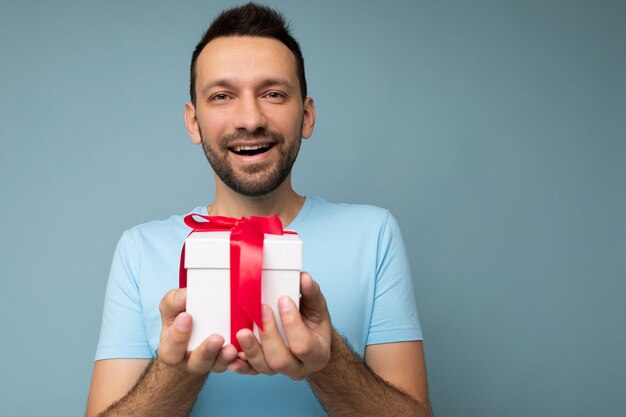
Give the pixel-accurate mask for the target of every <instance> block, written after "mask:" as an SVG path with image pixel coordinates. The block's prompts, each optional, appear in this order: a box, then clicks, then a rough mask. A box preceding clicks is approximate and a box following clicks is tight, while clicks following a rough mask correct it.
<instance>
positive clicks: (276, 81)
mask: <svg viewBox="0 0 626 417" xmlns="http://www.w3.org/2000/svg"><path fill="white" fill-rule="evenodd" d="M272 86H281V87H283V88H285V89H287V90H288V92H291V91H293V85H292V84H291V82H289V80H287V79H285V78H268V79H266V80H263V81H262V82H261V83H260V84H259V85H258V86H257V88H260V89H263V88H267V87H272ZM216 87H218V88H226V89H229V90H236V89H237V86H236V84H235V83H234V82H232V81H231V80H229V79H227V78H221V79H218V80H214V81H211V82H209V83H208V84H206V85H205V86H204V87H202V90H201V91H200V92H201V94H202V96H203V97H206V96H207V95H208V93H209V90H211V89H212V88H216Z"/></svg>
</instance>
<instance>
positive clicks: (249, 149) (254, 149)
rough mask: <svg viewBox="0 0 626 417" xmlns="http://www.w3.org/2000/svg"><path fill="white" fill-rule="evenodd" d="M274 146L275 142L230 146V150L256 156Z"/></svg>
mask: <svg viewBox="0 0 626 417" xmlns="http://www.w3.org/2000/svg"><path fill="white" fill-rule="evenodd" d="M273 146H274V144H273V143H268V144H265V145H239V146H233V147H231V148H228V150H229V151H231V152H233V153H235V154H237V155H240V156H254V155H260V154H262V153H265V152H267V151H269V150H270V149H272V147H273Z"/></svg>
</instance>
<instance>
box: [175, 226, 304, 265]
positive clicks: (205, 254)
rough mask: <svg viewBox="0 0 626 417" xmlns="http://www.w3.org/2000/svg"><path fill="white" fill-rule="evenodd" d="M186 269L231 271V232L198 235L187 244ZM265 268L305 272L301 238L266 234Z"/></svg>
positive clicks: (196, 233)
mask: <svg viewBox="0 0 626 417" xmlns="http://www.w3.org/2000/svg"><path fill="white" fill-rule="evenodd" d="M185 268H187V269H190V268H226V269H227V268H230V232H222V231H220V232H194V233H192V234H191V235H189V236H188V237H187V240H186V241H185ZM263 269H297V270H301V269H302V239H300V237H298V235H292V234H285V235H271V234H265V238H264V240H263Z"/></svg>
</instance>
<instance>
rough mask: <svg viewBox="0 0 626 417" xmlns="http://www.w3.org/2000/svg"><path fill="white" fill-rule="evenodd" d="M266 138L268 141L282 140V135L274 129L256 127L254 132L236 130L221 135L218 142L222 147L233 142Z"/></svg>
mask: <svg viewBox="0 0 626 417" xmlns="http://www.w3.org/2000/svg"><path fill="white" fill-rule="evenodd" d="M259 139H262V140H268V141H270V142H274V143H276V142H283V141H284V136H283V135H282V134H280V133H278V132H276V131H273V130H267V129H257V130H255V131H254V132H248V131H246V130H238V131H235V132H233V133H231V134H228V135H224V136H222V138H221V140H220V142H221V145H222V146H224V147H229V146H230V145H231V144H233V143H235V142H241V141H242V140H244V141H253V140H259Z"/></svg>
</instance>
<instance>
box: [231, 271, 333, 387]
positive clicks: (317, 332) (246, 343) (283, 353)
mask: <svg viewBox="0 0 626 417" xmlns="http://www.w3.org/2000/svg"><path fill="white" fill-rule="evenodd" d="M300 293H301V295H302V296H301V298H300V311H299V312H298V310H297V309H296V306H295V304H294V302H293V300H291V299H290V298H289V297H281V298H280V299H279V301H278V309H279V313H280V320H281V322H282V324H283V328H284V329H285V335H286V336H287V340H288V342H289V346H286V345H285V343H284V342H283V339H282V337H281V335H280V333H279V331H278V327H277V326H276V319H275V317H274V314H273V312H272V309H271V308H270V307H269V306H267V305H263V329H264V331H263V332H262V333H261V343H259V341H258V340H257V338H256V337H255V336H254V334H253V333H252V331H251V330H249V329H242V330H240V331H239V332H237V340H238V341H239V344H240V345H241V348H242V349H243V352H239V354H238V358H237V359H235V361H234V362H232V363H231V364H230V365H229V366H228V369H229V370H231V371H234V372H237V373H240V374H247V375H256V374H259V373H261V374H268V375H274V374H276V373H280V374H284V375H287V376H288V377H290V378H291V379H294V380H296V381H299V380H301V379H304V378H306V377H307V376H308V375H309V374H310V373H311V372H316V371H320V370H322V369H323V368H324V367H325V366H326V365H327V364H328V361H329V360H330V341H331V331H332V327H331V322H330V314H329V313H328V307H327V305H326V299H325V298H324V295H323V294H322V292H321V291H320V288H319V285H318V284H317V283H316V282H315V281H313V279H312V278H311V276H310V275H309V274H307V273H306V272H302V273H301V274H300Z"/></svg>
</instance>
